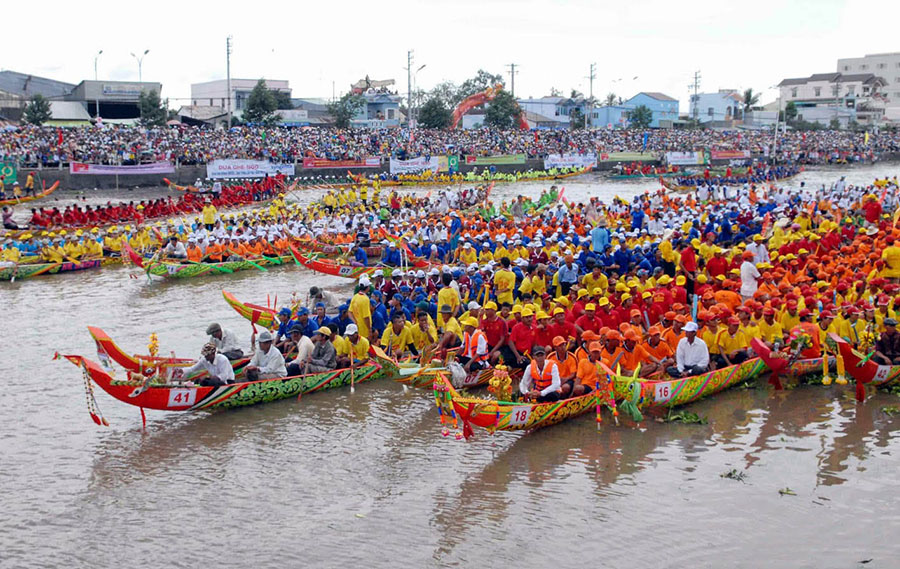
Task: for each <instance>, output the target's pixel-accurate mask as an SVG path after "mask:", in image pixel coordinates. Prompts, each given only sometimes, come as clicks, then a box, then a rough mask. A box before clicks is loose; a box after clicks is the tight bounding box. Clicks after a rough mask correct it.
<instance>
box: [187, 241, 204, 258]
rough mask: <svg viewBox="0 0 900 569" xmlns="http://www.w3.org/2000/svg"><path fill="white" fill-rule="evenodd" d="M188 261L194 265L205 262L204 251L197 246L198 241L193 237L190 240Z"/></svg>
mask: <svg viewBox="0 0 900 569" xmlns="http://www.w3.org/2000/svg"><path fill="white" fill-rule="evenodd" d="M187 259H188V261H191V262H193V263H199V262H201V261H203V249H201V248H200V247H198V246H197V240H196V239H194V238H193V237H191V238H190V239H188V246H187Z"/></svg>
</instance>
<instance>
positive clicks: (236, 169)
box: [206, 160, 294, 178]
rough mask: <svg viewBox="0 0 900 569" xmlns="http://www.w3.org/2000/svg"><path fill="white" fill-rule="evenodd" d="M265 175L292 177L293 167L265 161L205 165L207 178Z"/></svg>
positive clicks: (223, 161) (225, 162)
mask: <svg viewBox="0 0 900 569" xmlns="http://www.w3.org/2000/svg"><path fill="white" fill-rule="evenodd" d="M266 174H268V175H270V176H274V175H275V174H284V175H285V176H293V175H294V165H293V164H275V163H273V162H266V161H265V160H213V161H212V162H210V163H209V164H207V165H206V177H207V178H263V177H265V175H266Z"/></svg>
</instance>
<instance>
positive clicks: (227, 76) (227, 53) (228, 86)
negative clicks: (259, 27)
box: [225, 36, 231, 130]
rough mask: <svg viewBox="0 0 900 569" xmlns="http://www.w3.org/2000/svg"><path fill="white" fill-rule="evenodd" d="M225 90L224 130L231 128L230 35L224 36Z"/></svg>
mask: <svg viewBox="0 0 900 569" xmlns="http://www.w3.org/2000/svg"><path fill="white" fill-rule="evenodd" d="M225 90H226V91H228V92H227V93H226V98H227V99H228V107H227V108H228V125H226V126H225V130H228V129H229V128H231V36H228V37H226V38H225Z"/></svg>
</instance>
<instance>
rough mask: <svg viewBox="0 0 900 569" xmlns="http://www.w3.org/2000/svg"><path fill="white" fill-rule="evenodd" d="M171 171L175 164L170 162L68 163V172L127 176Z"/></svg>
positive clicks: (168, 172) (173, 170)
mask: <svg viewBox="0 0 900 569" xmlns="http://www.w3.org/2000/svg"><path fill="white" fill-rule="evenodd" d="M173 172H175V166H174V165H173V164H172V163H171V162H153V163H152V164H134V165H133V166H124V165H123V166H114V165H107V164H85V163H84V162H70V163H69V174H94V175H100V176H103V175H107V176H112V175H119V176H129V175H135V174H171V173H173Z"/></svg>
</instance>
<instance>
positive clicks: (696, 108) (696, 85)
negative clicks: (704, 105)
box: [688, 71, 700, 121]
mask: <svg viewBox="0 0 900 569" xmlns="http://www.w3.org/2000/svg"><path fill="white" fill-rule="evenodd" d="M688 89H692V90H693V91H694V94H693V96H692V97H691V116H692V117H693V119H694V120H695V121H697V120H700V101H699V100H698V99H697V93H699V92H700V72H699V71H694V82H693V83H691V84H690V85H688Z"/></svg>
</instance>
